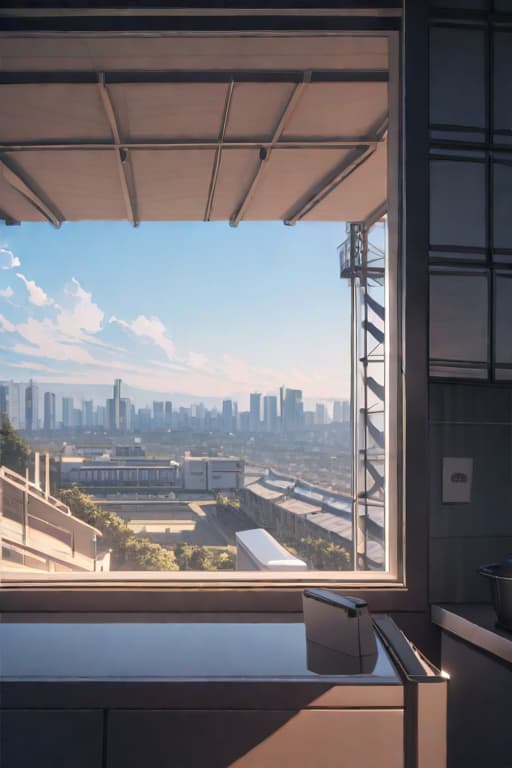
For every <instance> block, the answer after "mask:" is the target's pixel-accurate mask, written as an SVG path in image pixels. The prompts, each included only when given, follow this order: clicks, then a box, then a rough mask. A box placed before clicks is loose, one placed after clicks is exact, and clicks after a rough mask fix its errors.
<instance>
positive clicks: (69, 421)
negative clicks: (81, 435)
mask: <svg viewBox="0 0 512 768" xmlns="http://www.w3.org/2000/svg"><path fill="white" fill-rule="evenodd" d="M73 407H74V402H73V398H72V397H63V398H62V426H63V427H64V429H71V427H72V426H73Z"/></svg>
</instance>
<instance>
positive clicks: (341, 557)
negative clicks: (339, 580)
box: [283, 536, 351, 571]
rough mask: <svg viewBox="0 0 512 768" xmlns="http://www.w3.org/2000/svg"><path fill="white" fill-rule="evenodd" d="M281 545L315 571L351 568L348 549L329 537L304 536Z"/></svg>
mask: <svg viewBox="0 0 512 768" xmlns="http://www.w3.org/2000/svg"><path fill="white" fill-rule="evenodd" d="M283 546H284V547H286V549H287V550H288V551H289V552H291V553H292V554H294V555H296V556H297V557H299V558H300V559H301V560H304V561H305V562H306V563H307V565H308V568H312V569H313V570H315V571H346V570H349V569H350V568H351V561H350V554H349V552H348V550H347V549H346V548H345V547H342V546H341V545H340V544H335V543H334V542H333V541H330V540H329V539H321V538H317V539H315V538H313V537H312V536H306V537H303V538H301V539H299V540H298V541H294V542H293V543H292V544H283Z"/></svg>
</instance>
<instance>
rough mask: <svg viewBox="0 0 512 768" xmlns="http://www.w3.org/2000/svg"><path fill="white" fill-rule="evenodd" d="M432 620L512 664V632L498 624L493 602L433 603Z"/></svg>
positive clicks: (447, 630) (442, 627)
mask: <svg viewBox="0 0 512 768" xmlns="http://www.w3.org/2000/svg"><path fill="white" fill-rule="evenodd" d="M432 621H433V623H434V624H437V626H438V627H441V629H443V630H445V631H446V632H451V634H453V635H456V636H457V637H460V638H461V639H462V640H465V641H466V642H468V643H471V645H474V646H476V647H477V648H481V649H482V650H483V651H486V652H487V653H491V654H493V655H494V656H497V657H498V658H500V659H502V660H503V661H507V662H509V663H511V664H512V633H511V632H506V631H505V630H503V629H500V628H499V627H497V626H496V613H495V611H494V609H493V607H492V606H491V605H489V604H485V603H481V604H480V603H479V604H471V605H466V604H462V605H452V604H448V605H433V606H432Z"/></svg>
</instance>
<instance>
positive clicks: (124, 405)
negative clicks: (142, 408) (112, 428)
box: [119, 397, 132, 432]
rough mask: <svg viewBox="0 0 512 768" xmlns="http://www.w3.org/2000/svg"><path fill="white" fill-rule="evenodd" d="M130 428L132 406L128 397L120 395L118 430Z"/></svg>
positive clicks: (123, 430) (128, 429) (122, 430)
mask: <svg viewBox="0 0 512 768" xmlns="http://www.w3.org/2000/svg"><path fill="white" fill-rule="evenodd" d="M131 430H132V406H131V403H130V398H129V397H122V398H121V400H120V401H119V431H120V432H131Z"/></svg>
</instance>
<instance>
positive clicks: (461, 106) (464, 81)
mask: <svg viewBox="0 0 512 768" xmlns="http://www.w3.org/2000/svg"><path fill="white" fill-rule="evenodd" d="M485 51H486V34H485V32H484V31H483V30H479V29H456V28H445V27H433V28H432V30H431V32H430V122H431V124H442V125H453V126H469V127H476V128H481V129H482V130H483V129H485V127H486V113H487V110H486V87H485V60H486V53H485Z"/></svg>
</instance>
